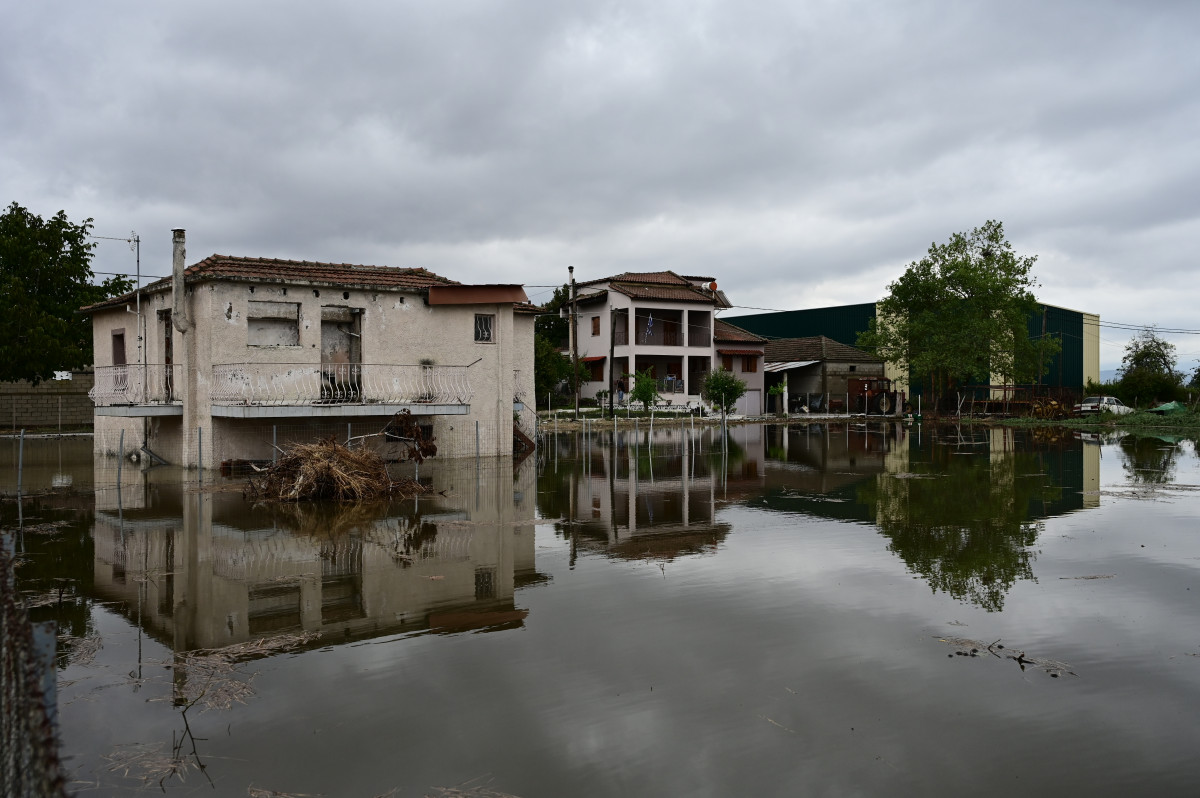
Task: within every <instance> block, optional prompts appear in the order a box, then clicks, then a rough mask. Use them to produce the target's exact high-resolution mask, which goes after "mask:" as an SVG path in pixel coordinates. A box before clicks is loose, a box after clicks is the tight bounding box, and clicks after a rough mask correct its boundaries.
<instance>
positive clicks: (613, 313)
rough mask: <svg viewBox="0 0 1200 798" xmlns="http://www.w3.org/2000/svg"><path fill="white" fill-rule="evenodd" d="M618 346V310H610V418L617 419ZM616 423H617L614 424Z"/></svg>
mask: <svg viewBox="0 0 1200 798" xmlns="http://www.w3.org/2000/svg"><path fill="white" fill-rule="evenodd" d="M616 344H617V309H616V308H609V309H608V416H609V418H615V416H614V415H613V414H614V413H615V412H616V411H615V410H614V408H613V382H614V380H615V379H616V375H615V371H616V361H615V360H614V359H613V355H614V354H615V353H616ZM614 423H615V422H614Z"/></svg>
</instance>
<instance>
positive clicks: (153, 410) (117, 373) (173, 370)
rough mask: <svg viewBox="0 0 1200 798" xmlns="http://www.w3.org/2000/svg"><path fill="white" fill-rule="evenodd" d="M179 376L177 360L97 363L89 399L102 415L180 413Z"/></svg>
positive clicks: (165, 414)
mask: <svg viewBox="0 0 1200 798" xmlns="http://www.w3.org/2000/svg"><path fill="white" fill-rule="evenodd" d="M180 376H181V372H180V370H179V364H177V363H145V364H141V363H132V364H126V365H122V366H96V369H95V377H96V379H95V383H94V384H93V385H92V389H91V390H90V391H88V398H89V399H91V400H92V402H93V403H94V404H95V405H96V412H97V413H98V414H100V415H102V416H177V415H182V413H183V404H182V402H181V401H180V400H181V397H180V396H179V394H178V393H177V388H176V386H179V385H181V384H182V383H181V381H180Z"/></svg>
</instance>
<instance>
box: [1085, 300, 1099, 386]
mask: <svg viewBox="0 0 1200 798" xmlns="http://www.w3.org/2000/svg"><path fill="white" fill-rule="evenodd" d="M1088 380H1091V381H1092V382H1094V383H1099V382H1100V316H1098V315H1097V314H1095V313H1084V314H1083V384H1084V385H1087V382H1088Z"/></svg>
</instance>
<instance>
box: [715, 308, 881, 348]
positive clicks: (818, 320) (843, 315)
mask: <svg viewBox="0 0 1200 798" xmlns="http://www.w3.org/2000/svg"><path fill="white" fill-rule="evenodd" d="M874 318H875V303H874V302H866V303H863V304H861V305H840V306H837V307H832V308H811V309H809V310H784V311H779V312H777V313H754V314H751V315H748V316H723V317H722V319H724V320H725V321H727V322H729V323H730V324H732V325H734V326H737V327H741V328H742V329H743V330H747V331H749V332H752V333H754V334H755V335H761V336H762V337H764V338H811V337H813V336H817V335H824V336H825V337H826V338H832V339H833V340H835V341H837V342H838V343H843V344H846V345H847V346H858V334H859V333H860V332H863V331H865V330H866V329H867V325H868V324H870V322H871V320H872V319H874Z"/></svg>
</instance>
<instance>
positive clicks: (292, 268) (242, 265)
mask: <svg viewBox="0 0 1200 798" xmlns="http://www.w3.org/2000/svg"><path fill="white" fill-rule="evenodd" d="M184 275H185V277H186V279H187V280H188V282H191V281H192V280H193V279H194V280H204V279H223V280H237V281H245V282H250V281H253V282H273V283H307V284H312V285H338V286H342V285H344V286H349V287H356V288H391V289H400V290H404V289H409V290H420V289H422V288H428V287H429V286H431V285H459V283H457V282H456V281H454V280H448V279H446V278H445V277H440V276H438V275H436V274H434V273H433V272H431V271H427V270H425V269H400V268H395V267H393V266H358V265H355V264H351V263H317V262H314V261H307V260H279V259H276V258H237V257H231V256H229V255H210V256H208V257H207V258H205V259H204V260H202V261H200V262H199V263H196V264H193V265H191V266H189V267H187V269H186V271H185V272H184Z"/></svg>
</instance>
